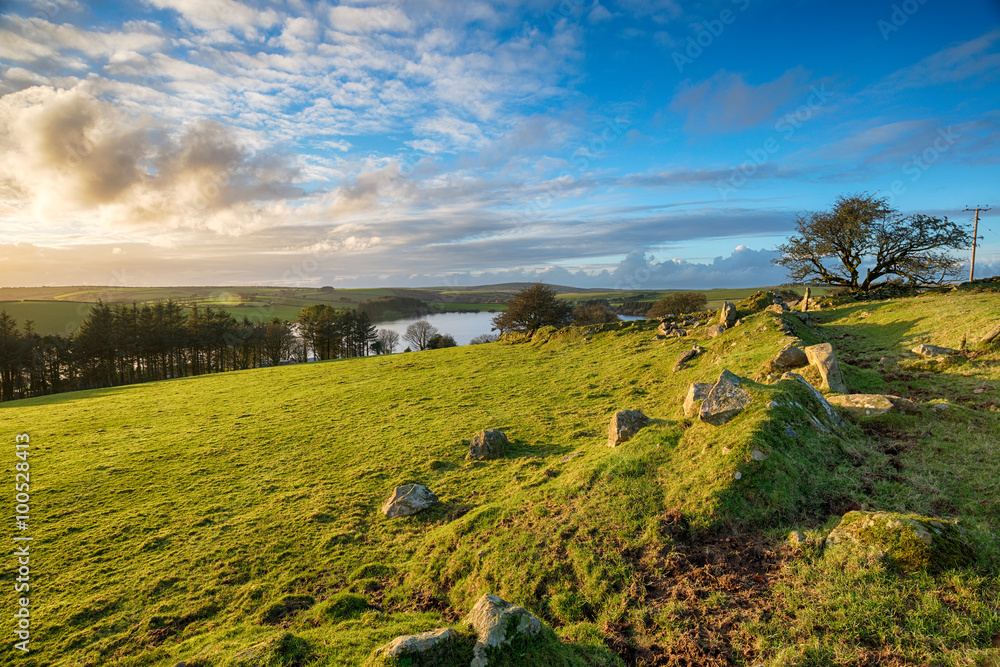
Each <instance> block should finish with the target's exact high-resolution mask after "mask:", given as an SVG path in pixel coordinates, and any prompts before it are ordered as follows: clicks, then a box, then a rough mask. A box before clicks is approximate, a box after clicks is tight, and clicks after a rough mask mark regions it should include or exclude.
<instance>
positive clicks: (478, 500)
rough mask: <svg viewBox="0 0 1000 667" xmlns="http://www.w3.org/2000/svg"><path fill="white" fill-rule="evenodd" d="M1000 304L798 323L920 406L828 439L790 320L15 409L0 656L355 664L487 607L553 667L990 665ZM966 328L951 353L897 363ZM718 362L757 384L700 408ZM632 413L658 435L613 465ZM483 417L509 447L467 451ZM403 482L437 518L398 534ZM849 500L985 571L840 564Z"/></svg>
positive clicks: (319, 370) (856, 311)
mask: <svg viewBox="0 0 1000 667" xmlns="http://www.w3.org/2000/svg"><path fill="white" fill-rule="evenodd" d="M998 317H1000V306H998V299H997V295H996V294H995V293H975V292H970V293H958V292H956V293H950V294H938V295H926V296H922V297H918V298H912V299H898V300H891V301H883V302H875V303H864V304H855V303H850V304H847V305H843V306H840V307H837V308H833V309H828V310H823V311H821V312H819V313H816V314H815V315H814V318H815V321H816V324H815V325H814V326H812V327H810V326H806V325H805V324H803V323H801V322H799V321H798V319H796V318H793V317H786V318H785V319H786V320H787V322H788V325H790V326H792V327H794V332H795V335H796V336H798V337H799V338H801V339H802V340H803V341H804V342H805V343H807V344H810V343H815V342H821V341H830V342H831V343H832V344H833V346H834V349H835V351H836V352H837V354H838V355H839V357H840V360H841V365H842V368H843V370H844V374H845V377H846V380H847V383H848V385H849V386H850V387H851V388H852V389H854V390H859V391H885V392H889V393H894V394H898V395H902V396H906V397H909V398H912V399H914V400H916V401H919V402H920V403H921V404H922V405H924V409H923V411H922V413H921V414H919V415H889V416H886V417H882V418H879V419H868V420H862V421H861V422H860V423H847V424H845V425H844V426H843V427H842V428H840V429H835V430H827V429H822V428H819V429H818V428H816V427H814V426H813V424H812V421H811V420H810V419H809V413H811V412H816V411H818V406H817V405H816V404H815V403H814V402H812V400H813V399H811V398H810V395H809V392H808V391H807V390H806V389H805V388H804V387H802V386H801V385H799V384H798V383H795V382H788V381H779V382H771V383H767V382H764V380H765V379H766V378H765V377H764V376H763V375H762V374H761V369H762V366H763V364H764V363H765V362H766V361H767V360H768V359H770V358H772V357H773V356H774V354H775V353H776V352H777V350H778V349H780V348H781V347H782V346H783V345H784V344H785V343H786V342H787V339H788V338H787V336H786V335H785V334H784V333H783V332H782V330H781V327H780V322H779V320H778V318H776V317H774V316H772V315H770V314H768V313H761V314H756V315H751V316H748V317H747V319H746V321H745V322H744V323H743V324H742V325H740V326H738V327H736V328H734V329H732V330H729V331H727V332H725V333H724V334H723V335H722V336H719V337H718V338H712V339H709V338H706V337H705V336H704V334H699V333H698V331H699V330H698V329H696V330H694V332H693V333H692V335H691V336H689V337H687V338H683V339H667V340H654V338H653V334H654V333H655V323H642V322H639V323H635V324H631V323H629V324H623V325H622V326H615V327H613V328H611V329H610V330H607V331H598V330H597V329H596V328H575V329H574V328H571V329H567V330H563V331H560V332H553V331H545V330H543V331H542V332H540V333H539V334H537V335H536V336H535V337H534V339H531V340H521V341H519V342H516V343H497V344H489V345H479V346H472V347H462V348H450V349H444V350H434V351H428V352H419V353H409V354H402V355H395V356H392V357H377V358H366V359H355V360H345V361H335V362H325V363H315V364H308V365H296V366H287V367H278V368H268V369H257V370H251V371H243V372H237V373H227V374H220V375H213V376H201V377H196V378H189V379H182V380H173V381H165V382H159V383H151V384H145V385H137V386H130V387H122V388H118V389H106V390H98V391H90V392H76V393H69V394H62V395H56V396H52V397H46V398H39V399H29V400H22V401H15V402H11V403H6V404H2V405H0V433H2V434H4V435H3V438H4V439H5V441H6V442H7V443H8V444H7V445H6V446H5V448H4V450H3V461H4V469H5V471H4V473H3V474H4V475H5V479H6V480H8V481H7V482H5V483H4V487H5V488H8V493H9V498H10V500H8V501H7V502H9V503H10V505H9V506H10V507H12V506H13V493H12V491H11V490H10V487H11V484H12V483H13V479H14V474H15V469H14V468H15V463H16V462H17V459H15V458H14V435H15V434H17V433H22V432H27V433H29V434H30V436H31V445H30V452H31V453H30V465H31V480H32V484H31V504H32V513H31V520H30V530H29V531H27V534H30V535H31V536H33V538H34V541H33V542H32V543H31V557H32V565H31V577H32V580H31V582H32V589H31V596H32V604H31V613H32V622H33V625H32V643H31V648H32V651H31V653H30V654H28V655H27V656H22V655H21V654H20V653H19V652H15V651H13V649H11V648H10V644H11V643H12V640H9V642H10V643H8V645H6V646H4V647H3V648H2V649H0V656H2V657H0V663H3V664H18V665H27V666H38V667H41V666H42V665H67V666H68V665H74V666H84V665H87V666H89V665H94V666H96V665H101V666H108V665H112V666H125V665H129V666H139V665H155V666H164V667H167V666H171V667H172V666H173V665H176V664H177V663H178V662H182V661H183V662H185V663H186V665H187V667H206V666H209V665H211V666H237V665H240V666H245V667H249V666H250V665H276V666H277V665H284V666H292V665H360V664H362V663H364V662H365V661H366V660H367V659H368V658H369V657H370V654H371V652H372V649H374V648H375V647H376V646H379V645H381V644H383V643H385V642H387V641H389V640H390V639H392V638H394V637H396V636H398V635H401V634H410V633H416V632H422V631H425V630H430V629H433V628H438V627H443V626H450V627H454V628H455V629H456V630H458V631H460V633H462V635H463V636H464V637H468V630H467V629H466V628H465V627H464V626H463V625H462V623H461V618H462V617H463V616H464V615H465V614H466V613H467V612H468V611H469V609H470V608H471V606H472V604H473V603H474V602H475V600H476V599H477V598H478V597H479V596H480V595H481V594H483V593H486V592H491V593H496V594H498V595H500V596H502V597H504V598H505V599H507V600H509V601H511V602H514V603H516V604H520V605H523V606H525V607H526V608H528V609H529V610H530V611H532V612H533V613H535V614H537V615H538V616H539V617H540V618H541V619H542V620H543V621H544V622H545V623H546V624H547V625H548V626H549V627H551V628H552V629H553V631H554V634H552V635H547V637H548V638H547V639H546V640H545V641H546V642H547V643H546V644H545V645H544V647H543V648H544V651H545V653H544V656H545V657H544V658H537V657H536V658H535V659H534V660H535V663H534V664H553V665H556V664H559V665H568V666H575V665H581V666H582V665H622V664H627V665H638V664H642V665H667V664H678V665H679V664H747V665H750V664H775V665H793V664H794V665H840V664H843V665H847V664H899V665H902V664H911V663H915V664H932V663H934V664H956V665H972V664H983V665H987V664H996V661H997V660H998V659H1000V657H998V656H1000V654H998V651H997V649H996V648H995V647H997V646H998V645H1000V566H998V560H1000V550H998V548H997V546H996V540H995V535H996V534H997V532H998V531H1000V500H998V499H1000V494H998V492H997V482H996V480H997V479H1000V457H997V456H996V446H997V445H996V443H997V442H998V439H1000V411H998V404H1000V388H998V387H1000V365H998V361H1000V350H998V348H997V347H991V348H980V347H977V346H976V345H975V344H974V341H975V340H976V339H977V336H978V335H980V333H981V332H985V331H986V330H987V329H989V328H991V326H992V325H993V324H995V323H996V320H997V319H998ZM966 334H967V335H968V340H969V342H970V354H968V355H965V356H962V357H960V358H955V359H952V360H951V361H949V362H947V363H937V364H930V363H927V362H919V361H916V360H915V359H913V358H912V355H909V354H908V353H907V352H906V351H907V350H908V349H909V348H910V347H912V346H914V345H916V344H918V343H932V344H938V345H949V346H953V347H957V346H958V345H959V339H960V338H961V337H962V336H963V335H966ZM694 342H697V343H698V344H700V345H701V346H703V347H704V348H706V351H705V352H704V353H702V354H701V355H699V356H698V357H696V359H695V360H694V361H693V362H692V364H691V365H690V367H688V368H686V369H684V370H681V371H679V372H674V371H673V366H674V363H675V359H676V357H677V355H678V353H680V352H681V351H683V350H686V349H688V348H690V347H691V345H692V344H693V343H694ZM723 369H729V370H731V371H732V372H734V373H736V374H738V375H740V376H742V377H744V378H751V380H748V381H747V382H745V386H746V387H747V388H748V390H749V391H750V393H751V395H752V398H753V402H752V403H751V404H750V406H749V408H748V409H747V410H746V411H745V412H744V413H743V414H741V415H739V416H738V417H737V418H736V419H735V420H734V421H732V422H731V423H730V424H727V425H724V426H721V427H713V426H709V425H708V424H705V423H702V422H700V421H698V420H697V419H687V418H685V417H684V415H683V414H682V411H681V408H680V405H681V401H682V399H683V396H684V394H685V392H686V390H687V387H688V385H689V384H690V383H691V382H695V381H699V382H709V381H714V380H715V379H716V378H717V377H718V376H719V373H720V372H721V371H722V370H723ZM752 378H757V379H759V380H761V381H760V382H757V381H753V380H752ZM935 403H947V404H948V405H949V408H948V409H947V410H942V411H937V410H933V409H932V408H931V406H932V405H933V404H935ZM796 404H798V406H796ZM799 406H801V407H799ZM625 408H627V409H635V410H642V411H643V412H644V413H645V414H647V415H648V416H650V417H651V418H653V419H654V424H653V425H652V426H650V427H648V428H646V429H643V430H642V431H640V432H639V434H638V435H637V436H636V437H635V438H634V439H632V440H630V441H629V442H627V443H625V444H624V445H622V446H620V447H618V448H614V449H612V448H609V447H607V446H605V441H606V439H607V424H608V420H609V419H610V417H611V416H612V414H613V413H614V412H615V411H616V410H619V409H625ZM483 428H500V429H503V430H504V431H505V432H506V433H507V434H508V436H509V437H510V438H511V440H512V441H513V445H514V446H513V451H512V452H511V453H510V455H509V456H508V457H506V458H504V459H502V460H498V461H489V462H467V461H466V460H465V454H466V453H467V451H468V444H467V441H468V440H469V439H470V438H471V437H472V436H473V434H475V433H476V432H477V431H479V430H480V429H483ZM789 431H791V432H792V433H793V434H794V437H793V436H792V435H789ZM755 450H756V451H757V452H759V453H762V454H763V455H764V458H763V459H762V460H758V458H759V457H757V456H754V455H753V453H754V451H755ZM737 473H739V474H738V475H737ZM409 482H419V483H422V484H425V485H427V486H428V487H429V488H430V489H431V490H433V491H434V492H435V493H436V494H437V496H438V497H439V498H440V500H441V503H440V504H439V505H438V506H436V507H434V508H432V509H430V510H428V511H426V512H424V513H421V514H418V515H415V516H413V517H409V518H405V519H394V520H390V519H386V518H385V517H384V516H383V515H382V514H381V512H380V511H379V508H380V507H381V505H382V503H383V502H384V501H385V499H386V498H387V497H388V496H389V495H390V493H391V492H392V490H393V488H394V487H395V486H397V485H399V484H403V483H409ZM858 508H865V509H879V510H887V511H901V512H916V513H921V514H928V515H935V516H942V517H947V518H956V519H958V520H959V521H960V524H961V525H963V526H965V527H966V529H967V530H968V532H969V536H970V537H969V539H970V540H971V541H972V542H973V543H974V544H975V545H976V547H977V554H978V557H977V560H976V561H975V562H974V563H973V564H971V565H967V566H965V567H961V568H952V569H949V570H947V571H944V572H939V573H935V574H929V573H926V572H917V573H910V574H905V573H900V572H897V571H895V570H894V569H893V568H891V567H889V566H887V565H886V564H885V562H883V561H881V560H878V559H875V560H872V559H870V558H869V559H867V560H866V559H865V558H862V557H857V558H851V557H845V556H843V555H837V554H831V553H828V552H826V551H824V550H822V549H821V548H819V546H818V545H819V543H820V538H822V536H824V535H825V534H826V532H828V531H829V529H830V528H831V527H832V525H833V524H835V523H836V519H837V518H839V516H840V515H841V514H842V513H843V512H845V511H848V510H850V509H858ZM10 525H11V521H10V520H8V526H10ZM792 529H798V530H801V531H803V532H804V534H805V536H806V538H807V542H806V544H805V545H804V546H801V547H792V546H789V545H787V544H785V543H784V542H785V536H786V535H787V534H788V532H789V531H790V530H792ZM8 531H9V533H14V532H15V530H14V528H12V527H9V528H8ZM9 559H10V557H9ZM9 563H10V560H8V566H6V567H4V568H3V573H2V577H0V587H2V588H3V590H6V591H8V594H7V595H5V596H4V600H6V602H4V610H5V611H4V613H3V614H2V618H3V620H2V621H0V634H2V635H3V636H5V637H8V638H11V637H13V634H12V631H13V627H14V624H13V620H12V616H11V613H10V612H9V611H8V610H12V609H13V605H14V602H13V598H14V597H15V596H14V594H13V593H10V591H12V590H13V584H14V578H15V576H16V572H15V571H14V569H13V567H12V566H10V564H9ZM557 640H558V641H557ZM539 660H544V661H543V662H538V661H539ZM991 660H992V661H994V662H989V661H991ZM525 661H527V662H525ZM449 664H463V663H461V662H456V663H449ZM464 664H467V662H465V663H464ZM510 664H532V663H531V662H530V660H528V659H527V658H525V659H523V660H522V662H520V663H518V662H517V661H514V662H511V663H510Z"/></svg>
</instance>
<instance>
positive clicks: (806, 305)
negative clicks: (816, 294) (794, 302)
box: [802, 287, 809, 313]
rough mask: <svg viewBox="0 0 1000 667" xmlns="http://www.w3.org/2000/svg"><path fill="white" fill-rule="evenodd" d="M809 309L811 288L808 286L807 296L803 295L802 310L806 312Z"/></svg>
mask: <svg viewBox="0 0 1000 667" xmlns="http://www.w3.org/2000/svg"><path fill="white" fill-rule="evenodd" d="M808 310H809V288H808V287H807V288H806V293H805V296H803V297H802V312H803V313H805V312H807V311H808Z"/></svg>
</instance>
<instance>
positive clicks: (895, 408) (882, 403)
mask: <svg viewBox="0 0 1000 667" xmlns="http://www.w3.org/2000/svg"><path fill="white" fill-rule="evenodd" d="M826 400H827V401H829V402H830V404H832V405H836V406H837V407H838V408H840V409H841V410H844V411H845V412H847V413H849V414H851V415H852V416H854V417H871V416H876V415H884V414H888V413H890V412H892V413H901V414H908V415H918V414H920V406H919V405H917V404H916V403H914V402H913V401H911V400H909V399H906V398H900V397H899V396H890V395H888V394H844V395H836V394H835V395H832V396H827V397H826Z"/></svg>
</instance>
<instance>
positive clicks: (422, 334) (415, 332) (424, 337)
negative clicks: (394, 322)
mask: <svg viewBox="0 0 1000 667" xmlns="http://www.w3.org/2000/svg"><path fill="white" fill-rule="evenodd" d="M436 333H438V330H437V327H435V326H432V325H431V323H430V322H428V321H427V320H419V321H417V322H414V323H413V324H411V325H410V326H408V327H406V333H404V334H403V340H405V341H406V342H408V343H412V344H413V346H414V347H416V348H417V349H418V350H426V349H427V346H428V345H429V344H430V342H431V338H432V337H433V336H434V334H436Z"/></svg>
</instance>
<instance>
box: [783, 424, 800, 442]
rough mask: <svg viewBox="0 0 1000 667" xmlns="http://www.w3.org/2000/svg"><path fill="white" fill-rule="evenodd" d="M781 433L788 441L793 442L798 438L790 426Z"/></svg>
mask: <svg viewBox="0 0 1000 667" xmlns="http://www.w3.org/2000/svg"><path fill="white" fill-rule="evenodd" d="M782 433H784V434H785V437H786V438H788V439H789V440H795V439H796V438H798V437H799V434H798V433H796V432H795V429H794V428H792V427H791V426H786V427H785V430H784V431H782Z"/></svg>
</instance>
